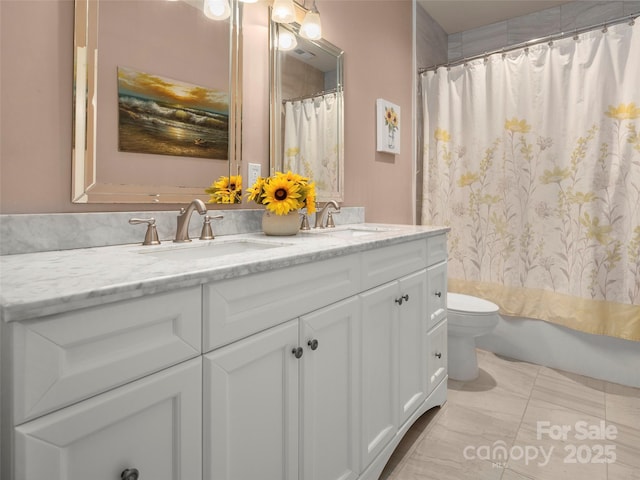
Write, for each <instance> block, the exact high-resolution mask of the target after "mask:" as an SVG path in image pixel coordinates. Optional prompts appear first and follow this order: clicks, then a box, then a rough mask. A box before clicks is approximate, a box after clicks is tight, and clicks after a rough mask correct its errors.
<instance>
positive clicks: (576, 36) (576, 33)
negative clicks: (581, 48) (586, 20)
mask: <svg viewBox="0 0 640 480" xmlns="http://www.w3.org/2000/svg"><path fill="white" fill-rule="evenodd" d="M573 39H574V40H575V41H576V42H577V41H578V40H579V39H580V37H579V36H578V31H577V30H576V31H575V32H574V34H573Z"/></svg>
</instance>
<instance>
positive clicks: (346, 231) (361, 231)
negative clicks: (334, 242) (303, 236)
mask: <svg viewBox="0 0 640 480" xmlns="http://www.w3.org/2000/svg"><path fill="white" fill-rule="evenodd" d="M390 231H392V230H391V229H389V228H383V227H351V228H340V229H336V230H333V229H331V230H323V232H322V233H326V234H328V235H333V236H334V237H347V238H354V237H363V236H366V235H374V234H376V233H383V232H390Z"/></svg>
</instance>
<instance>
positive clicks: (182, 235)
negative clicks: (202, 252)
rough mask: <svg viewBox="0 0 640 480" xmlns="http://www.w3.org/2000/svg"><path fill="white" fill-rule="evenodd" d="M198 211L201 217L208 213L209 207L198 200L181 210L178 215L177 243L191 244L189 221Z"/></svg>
mask: <svg viewBox="0 0 640 480" xmlns="http://www.w3.org/2000/svg"><path fill="white" fill-rule="evenodd" d="M196 209H197V210H198V213H199V214H200V215H205V214H206V213H207V207H206V205H205V204H204V202H203V201H202V200H200V199H199V198H196V199H195V200H192V201H191V203H190V204H189V206H188V207H187V208H181V209H180V213H179V214H178V228H177V229H176V238H175V240H174V242H175V243H184V242H190V241H191V239H190V238H189V220H191V214H192V213H193V211H194V210H196Z"/></svg>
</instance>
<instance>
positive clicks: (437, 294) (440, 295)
mask: <svg viewBox="0 0 640 480" xmlns="http://www.w3.org/2000/svg"><path fill="white" fill-rule="evenodd" d="M434 295H435V296H436V297H438V298H440V297H442V292H436V293H435V294H434Z"/></svg>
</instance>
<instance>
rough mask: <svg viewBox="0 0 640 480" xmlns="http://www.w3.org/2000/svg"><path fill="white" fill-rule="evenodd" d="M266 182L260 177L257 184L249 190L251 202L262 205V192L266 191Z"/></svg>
mask: <svg viewBox="0 0 640 480" xmlns="http://www.w3.org/2000/svg"><path fill="white" fill-rule="evenodd" d="M264 183H265V180H264V178H262V177H258V179H257V180H256V183H254V184H253V186H252V187H249V188H247V193H248V194H249V195H248V196H247V198H248V199H249V200H253V201H254V202H256V203H258V204H261V203H262V190H263V189H264Z"/></svg>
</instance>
